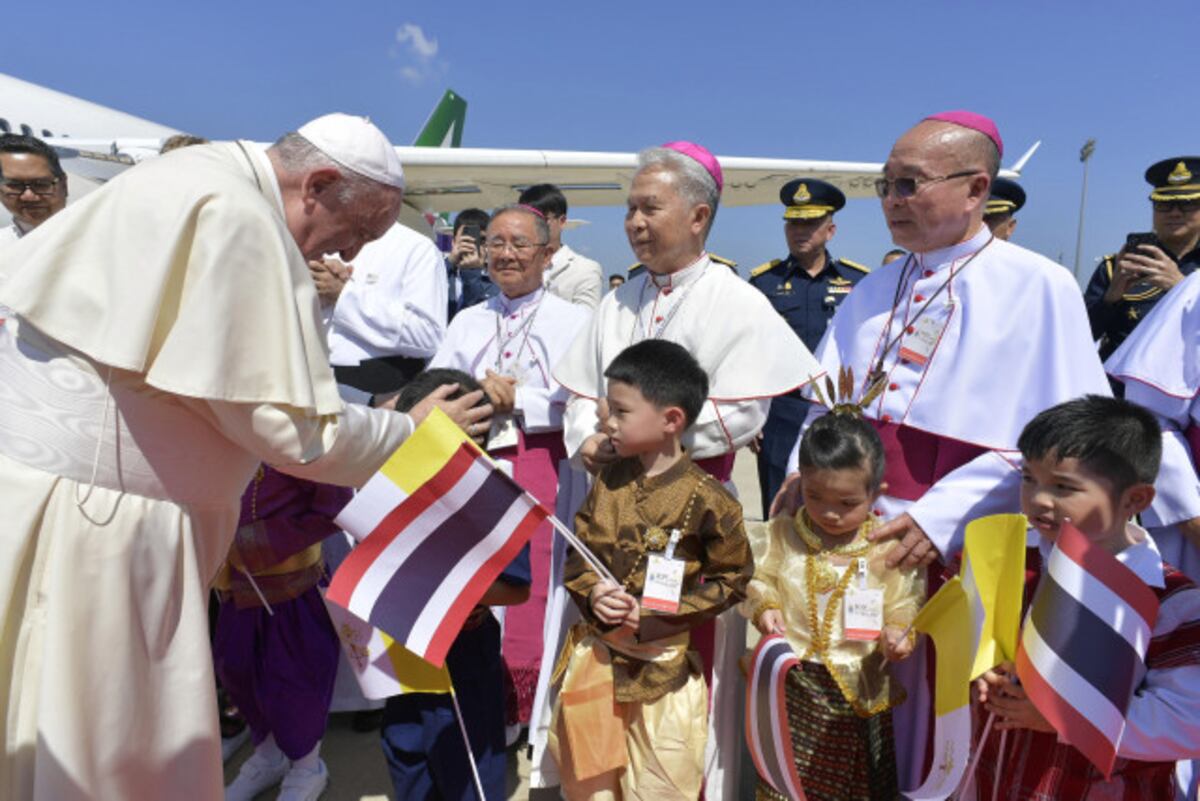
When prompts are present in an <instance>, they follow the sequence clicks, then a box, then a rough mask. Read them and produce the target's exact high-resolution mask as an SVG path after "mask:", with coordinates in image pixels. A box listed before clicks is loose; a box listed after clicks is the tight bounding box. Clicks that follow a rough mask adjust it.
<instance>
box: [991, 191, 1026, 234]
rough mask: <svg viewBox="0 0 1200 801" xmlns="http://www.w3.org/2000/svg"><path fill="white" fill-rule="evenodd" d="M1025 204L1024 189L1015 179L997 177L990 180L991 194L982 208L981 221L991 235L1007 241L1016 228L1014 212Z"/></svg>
mask: <svg viewBox="0 0 1200 801" xmlns="http://www.w3.org/2000/svg"><path fill="white" fill-rule="evenodd" d="M1024 205H1025V190H1024V189H1022V188H1021V185H1020V184H1019V183H1017V182H1016V181H1010V180H1009V179H1007V178H997V179H996V180H994V181H992V194H991V196H990V197H988V202H987V206H985V207H984V210H983V221H984V222H985V223H987V227H988V228H990V229H992V235H993V236H995V237H996V238H997V239H1003V240H1004V241H1005V242H1007V241H1008V240H1009V239H1012V235H1013V231H1015V230H1016V229H1017V218H1016V216H1015V215H1016V213H1017V212H1018V211H1020V209H1021V207H1022V206H1024Z"/></svg>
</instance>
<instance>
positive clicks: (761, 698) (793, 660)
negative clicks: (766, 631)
mask: <svg viewBox="0 0 1200 801" xmlns="http://www.w3.org/2000/svg"><path fill="white" fill-rule="evenodd" d="M798 664H800V660H799V659H798V658H797V657H796V652H795V651H793V650H792V646H791V645H790V644H789V643H788V641H787V640H786V639H785V638H784V637H782V636H780V635H778V634H772V635H770V636H767V637H763V638H762V640H760V641H759V643H758V647H757V648H755V649H754V661H753V663H752V664H751V666H750V681H749V682H747V684H746V745H747V746H749V748H750V756H751V757H753V758H754V767H756V768H757V769H758V775H759V776H762V778H763V781H765V782H767V783H768V784H770V785H771V786H772V787H774V788H775V791H776V792H777V793H779V794H781V795H785V796H787V797H788V798H790V799H792V801H804V799H805V796H804V788H803V787H801V786H800V774H799V773H797V772H796V759H795V754H794V752H793V750H792V735H791V730H790V729H789V727H788V715H787V700H786V694H785V692H786V691H785V687H786V682H787V674H788V671H789V670H791V669H792V668H793V667H795V666H796V665H798Z"/></svg>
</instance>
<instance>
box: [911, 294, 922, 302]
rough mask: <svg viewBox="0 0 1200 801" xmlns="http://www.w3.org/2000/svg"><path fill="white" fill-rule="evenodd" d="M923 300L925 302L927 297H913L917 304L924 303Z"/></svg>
mask: <svg viewBox="0 0 1200 801" xmlns="http://www.w3.org/2000/svg"><path fill="white" fill-rule="evenodd" d="M923 300H925V296H924V295H913V301H914V302H916V303H920V302H921V301H923Z"/></svg>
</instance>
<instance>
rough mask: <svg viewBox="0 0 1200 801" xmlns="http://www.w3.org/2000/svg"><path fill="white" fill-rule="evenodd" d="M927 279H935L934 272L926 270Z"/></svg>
mask: <svg viewBox="0 0 1200 801" xmlns="http://www.w3.org/2000/svg"><path fill="white" fill-rule="evenodd" d="M925 277H926V278H933V270H926V271H925Z"/></svg>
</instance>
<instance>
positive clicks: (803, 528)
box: [742, 509, 925, 801]
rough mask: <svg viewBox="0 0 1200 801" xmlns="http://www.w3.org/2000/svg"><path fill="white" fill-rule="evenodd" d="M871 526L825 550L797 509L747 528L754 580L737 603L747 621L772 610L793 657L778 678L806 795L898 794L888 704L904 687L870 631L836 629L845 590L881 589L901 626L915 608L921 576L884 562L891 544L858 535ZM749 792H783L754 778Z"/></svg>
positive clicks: (888, 618)
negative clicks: (782, 679) (860, 634)
mask: <svg viewBox="0 0 1200 801" xmlns="http://www.w3.org/2000/svg"><path fill="white" fill-rule="evenodd" d="M876 526H877V523H876V521H875V519H873V518H872V519H868V520H867V522H866V523H864V524H863V525H862V526H861V527H860V528H859V530H858V532H857V533H856V534H855V535H854V536H853V537H851V538H849V540H848V542H846V543H845V544H842V545H839V546H838V547H836V548H832V549H830V548H826V547H825V546H824V544H823V543H822V541H821V540H820V539H819V538H818V536H817V534H816V533H814V532H813V530H812V525H811V522H810V521H809V520H808V515H807V513H806V512H805V511H804V509H801V510H800V511H799V512H797V514H796V516H795V517H794V518H788V517H776V518H775V519H773V520H772V521H771V522H770V524H769V525H764V526H755V527H753V528H752V530H751V545H752V546H753V549H754V578H753V579H752V580H751V582H750V587H749V590H748V591H747V600H746V601H745V602H744V603H743V604H742V611H743V612H744V613H745V614H747V615H748V616H749V617H752V618H754V619H755V620H757V619H758V618H759V617H760V616H761V615H762V614H763V613H764V612H766V611H767V610H769V609H777V610H779V611H780V613H781V614H782V615H783V620H784V627H785V629H786V636H787V640H788V642H789V643H790V644H791V646H792V648H793V650H795V652H796V655H797V656H799V657H800V659H801V660H802V664H801V665H799V666H797V667H795V668H792V670H791V671H790V672H789V673H788V676H787V717H788V723H789V728H790V729H791V734H792V747H793V749H794V752H795V756H796V768H797V771H798V772H799V774H800V778H801V781H802V782H803V784H804V792H805V794H806V795H807V796H808V798H810V799H813V801H821V800H822V799H828V800H829V801H834V800H835V799H847V798H856V799H880V801H882V800H883V799H887V800H888V801H891V799H894V798H896V795H897V792H898V788H897V786H896V762H895V748H894V740H893V737H892V715H891V709H892V707H893V706H896V705H897V704H898V703H900V702H901V701H903V700H904V691H903V689H901V688H900V686H899V685H898V684H897V683H896V682H893V681H892V680H891V677H890V675H889V670H888V663H887V661H886V659H885V658H884V653H883V649H882V646H881V644H880V642H879V640H878V639H873V640H862V639H849V638H848V637H847V636H846V631H845V628H846V627H845V625H844V608H845V604H844V601H845V596H846V593H847V592H848V591H851V590H853V589H872V590H874V589H882V590H883V623H884V625H885V626H896V627H898V628H901V629H904V628H907V627H908V625H909V624H910V623H912V621H913V618H914V617H916V614H917V610H918V609H919V608H920V607H921V603H922V602H923V600H924V593H925V582H924V578H923V575H922V573H921V572H920V571H918V570H915V569H910V570H898V569H889V568H888V567H887V566H886V565H885V564H884V559H885V557H886V555H887V552H888V551H889V550H890V549H891V547H892V543H890V542H883V543H875V544H872V543H870V542H868V541H867V539H866V536H867V534H868V533H870V531H871V530H872V529H874V528H875V527H876ZM860 560H861V563H862V568H863V570H864V572H863V574H862V577H861V578H860V577H859V563H860ZM756 797H757V798H763V799H772V801H774V800H775V799H783V796H780V795H779V794H778V793H776V792H775V791H774V790H773V789H771V787H770V785H768V784H767V783H766V782H764V781H762V780H760V781H759V784H758V788H757V789H756ZM783 801H786V799H783Z"/></svg>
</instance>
